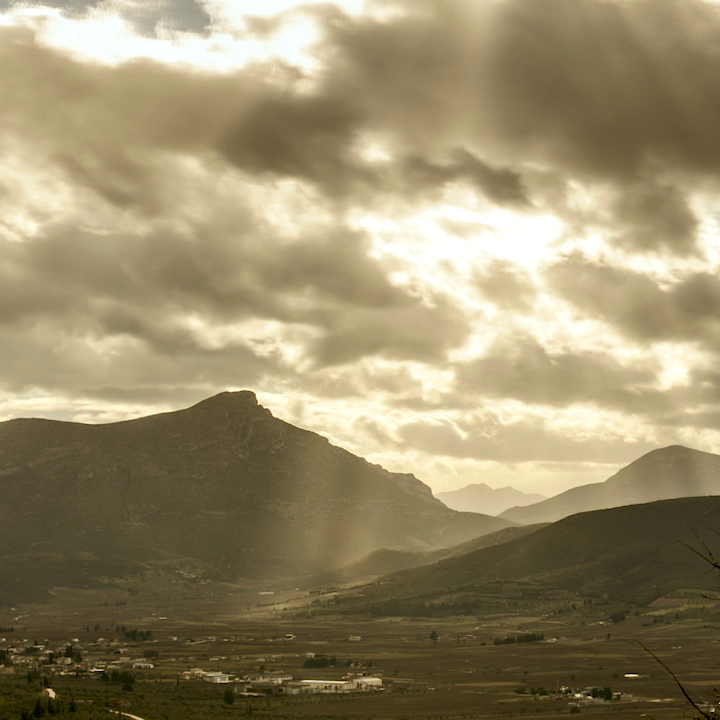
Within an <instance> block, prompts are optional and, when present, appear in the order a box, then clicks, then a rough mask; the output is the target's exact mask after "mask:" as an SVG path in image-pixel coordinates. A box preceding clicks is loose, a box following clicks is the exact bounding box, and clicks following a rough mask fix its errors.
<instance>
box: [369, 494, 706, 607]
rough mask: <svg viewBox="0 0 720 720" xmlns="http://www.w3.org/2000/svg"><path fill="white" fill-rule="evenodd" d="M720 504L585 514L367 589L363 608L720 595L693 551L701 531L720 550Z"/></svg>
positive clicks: (665, 504)
mask: <svg viewBox="0 0 720 720" xmlns="http://www.w3.org/2000/svg"><path fill="white" fill-rule="evenodd" d="M718 528H720V497H701V498H680V499H675V500H663V501H658V502H654V503H648V504H644V505H630V506H626V507H621V508H611V509H608V510H598V511H594V512H587V513H581V514H579V515H573V516H572V517H569V518H565V519H564V520H560V521H558V522H556V523H554V524H552V525H548V526H546V527H544V528H541V529H539V530H537V531H535V532H533V533H531V534H530V535H527V536H525V537H520V538H517V539H514V540H511V541H509V542H506V543H504V544H501V545H495V546H493V547H488V548H485V549H481V550H477V551H475V552H471V553H469V554H466V555H462V556H459V557H453V558H450V559H447V560H443V561H441V562H438V563H436V564H434V565H427V566H423V567H419V568H414V569H411V570H407V571H404V572H399V573H395V574H393V575H389V576H387V577H386V578H384V581H383V582H382V583H380V584H377V585H375V586H369V587H367V588H364V589H363V596H362V598H356V605H358V604H361V605H362V606H364V607H365V608H367V607H368V606H370V607H371V608H375V610H376V611H378V612H382V611H383V609H385V611H388V613H389V614H394V612H392V611H393V610H394V609H395V608H401V612H405V610H403V609H402V608H403V604H405V605H408V604H410V605H412V602H409V601H415V602H417V601H421V602H422V603H423V604H425V605H426V606H433V605H436V606H440V607H442V605H443V604H449V607H452V604H453V603H454V604H457V603H458V602H459V603H461V604H462V605H463V606H467V607H470V608H473V609H472V610H471V611H472V612H476V611H480V610H482V609H483V608H482V602H483V598H486V597H487V596H489V595H494V596H498V595H502V593H503V592H505V593H506V596H507V594H508V592H509V591H508V588H509V587H513V588H514V590H517V587H515V586H514V585H513V584H516V585H517V584H520V586H521V588H524V589H522V590H521V591H520V594H522V595H532V594H533V593H534V594H536V595H542V594H543V593H546V594H551V591H553V590H559V591H563V592H565V593H569V594H571V595H575V594H580V595H594V596H595V597H597V596H607V597H609V598H610V599H611V600H615V601H622V602H627V603H631V602H632V603H635V602H636V603H648V602H651V601H652V600H654V599H656V598H657V597H660V596H662V595H664V594H666V593H668V592H671V591H673V590H677V589H680V588H702V589H717V588H718V586H720V577H718V576H717V574H712V573H708V565H707V563H705V562H704V561H703V560H702V559H701V558H699V557H698V556H697V555H696V554H695V553H693V552H692V550H691V549H689V548H688V547H687V546H688V545H690V546H691V547H695V548H698V549H701V550H702V546H701V541H700V540H699V539H698V537H697V536H696V534H695V532H696V531H697V532H698V533H699V534H700V535H701V536H702V537H704V538H705V539H706V540H708V541H709V542H710V544H711V545H713V546H714V551H717V546H718V544H720V541H718V539H717V536H716V535H715V533H714V532H713V531H714V530H716V529H718Z"/></svg>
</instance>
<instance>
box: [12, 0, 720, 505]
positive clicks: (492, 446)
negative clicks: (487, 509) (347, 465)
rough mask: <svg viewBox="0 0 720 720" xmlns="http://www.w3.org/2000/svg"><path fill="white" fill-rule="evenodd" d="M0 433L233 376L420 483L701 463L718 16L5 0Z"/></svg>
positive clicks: (711, 289) (658, 10)
mask: <svg viewBox="0 0 720 720" xmlns="http://www.w3.org/2000/svg"><path fill="white" fill-rule="evenodd" d="M0 98H2V100H1V101H0V166H1V172H0V349H1V350H2V351H1V352H0V420H7V419H10V418H14V417H49V418H55V419H60V420H72V421H78V422H87V423H99V422H114V421H118V420H125V419H129V418H133V417H139V416H142V415H147V414H151V413H156V412H165V411H169V410H176V409H180V408H183V407H187V406H189V405H191V404H193V403H195V402H198V401H200V400H202V399H204V398H206V397H209V396H211V395H213V394H216V393H218V392H221V391H223V390H239V389H251V390H254V391H255V392H256V393H257V396H258V399H259V401H260V402H261V403H262V404H263V405H265V406H266V407H268V408H270V409H271V410H272V412H273V414H274V415H276V416H277V417H280V418H282V419H284V420H287V421H288V422H291V423H293V424H295V425H299V426H301V427H304V428H307V429H310V430H313V431H316V432H320V433H322V434H323V435H325V436H327V437H328V438H329V439H330V440H331V442H333V443H335V444H337V445H341V446H342V447H345V448H347V449H348V450H350V451H351V452H354V453H356V454H359V455H362V456H363V457H365V458H367V459H368V460H370V461H371V462H374V463H378V464H381V465H382V466H384V467H386V468H388V469H390V470H393V471H399V472H412V473H414V474H415V475H416V476H417V477H418V478H420V479H421V480H423V481H424V482H426V483H427V484H429V485H430V486H431V487H432V488H433V489H434V490H436V491H447V490H452V489H456V488H459V487H462V486H464V485H466V484H468V483H473V482H485V483H487V484H489V485H491V486H493V487H500V486H504V485H513V486H514V487H516V488H518V489H520V490H524V491H527V492H540V493H544V494H546V495H552V494H554V493H557V492H561V491H563V490H565V489H567V488H569V487H572V486H575V485H579V484H584V483H587V482H598V481H601V480H604V479H606V478H607V477H609V476H610V475H612V474H613V473H614V472H615V471H616V470H617V469H619V468H620V467H622V466H623V465H625V464H627V463H629V462H631V461H632V460H634V459H636V458H638V457H639V456H641V455H642V454H644V453H646V452H648V451H650V450H652V449H655V448H658V447H663V446H667V445H672V444H683V445H687V446H689V447H693V448H697V449H700V450H706V451H710V452H720V369H718V368H720V363H719V362H718V361H719V360H720V276H719V275H718V269H719V268H720V228H719V224H720V203H719V202H718V199H717V198H718V190H719V189H720V179H719V178H720V4H717V3H715V2H711V1H710V0H386V1H382V0H378V1H374V0H346V1H345V2H324V3H320V2H312V1H310V2H306V3H298V2H294V1H293V0H258V1H249V0H248V1H244V0H157V1H156V2H150V1H149V0H118V1H116V2H110V0H48V2H44V3H40V2H15V1H14V0H0Z"/></svg>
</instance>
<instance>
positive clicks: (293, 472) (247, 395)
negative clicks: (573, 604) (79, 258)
mask: <svg viewBox="0 0 720 720" xmlns="http://www.w3.org/2000/svg"><path fill="white" fill-rule="evenodd" d="M513 524H514V523H513V522H512V521H507V520H502V519H499V518H491V517H486V516H479V515H476V514H474V513H458V512H456V511H453V510H450V509H448V508H446V507H445V506H444V505H443V504H442V503H441V502H440V501H438V500H436V499H435V498H434V497H433V496H432V493H431V491H430V488H429V487H428V486H426V485H425V484H424V483H421V482H420V481H419V480H417V479H416V478H414V476H411V475H404V474H395V473H391V472H390V471H388V470H385V469H384V468H381V467H379V466H376V465H372V464H371V463H369V462H368V461H366V460H364V459H363V458H360V457H358V456H355V455H353V454H352V453H350V452H348V451H347V450H344V449H343V448H339V447H336V446H334V445H332V444H331V443H330V442H329V441H328V440H327V439H326V438H324V437H322V436H320V435H317V434H315V433H313V432H311V431H309V430H304V429H302V428H297V427H295V426H293V425H291V424H290V423H286V422H285V421H283V420H279V419H277V418H275V417H273V415H272V413H271V412H270V411H269V410H268V409H267V408H264V407H262V406H261V405H259V404H258V402H257V398H256V396H255V394H254V393H252V392H251V391H247V390H246V391H240V392H237V393H221V394H219V395H216V396H214V397H212V398H207V399H205V400H203V401H201V402H199V403H197V404H195V405H193V406H192V407H190V408H185V409H183V410H177V411H173V412H168V413H160V414H157V415H150V416H146V417H142V418H136V419H133V420H125V421H121V422H115V423H106V424H99V425H89V424H82V423H71V422H63V421H56V420H45V419H41V418H17V419H14V420H9V421H6V422H4V423H0V549H1V551H2V552H0V556H1V557H0V587H3V586H4V587H5V588H8V587H16V589H17V583H16V582H15V581H14V580H13V579H12V578H13V577H14V574H13V573H15V572H16V570H17V563H14V561H13V557H15V556H17V555H18V554H22V555H23V557H25V558H26V560H27V553H28V552H31V550H32V548H34V547H35V548H39V549H38V550H37V553H40V550H41V549H42V548H44V547H50V548H52V550H53V552H56V551H57V552H56V554H58V553H59V555H61V556H62V558H59V559H58V563H59V564H60V565H63V563H66V564H67V565H68V567H70V566H72V567H73V568H76V569H77V568H78V567H80V565H82V563H79V561H77V558H78V557H80V556H82V557H85V558H87V555H86V554H85V555H82V553H87V551H88V549H91V552H92V553H93V554H94V555H95V556H96V557H97V558H100V559H103V561H104V562H106V563H107V564H108V565H109V566H111V567H112V566H114V565H120V566H122V567H126V566H128V565H132V564H133V563H134V562H136V561H137V560H138V558H140V557H142V559H143V562H145V561H148V558H150V559H151V560H152V562H164V563H169V564H175V565H176V566H177V567H187V566H192V567H197V568H201V570H202V572H207V573H210V574H212V575H214V576H217V577H224V578H237V577H268V576H301V575H304V574H309V573H313V572H317V571H320V570H327V569H332V568H334V567H340V566H342V565H344V564H348V563H350V562H352V561H354V560H357V559H359V558H361V557H363V556H364V555H366V554H368V553H369V552H372V551H373V550H377V549H381V548H394V549H400V550H413V551H425V550H430V549H433V548H438V547H446V546H450V545H455V544H457V543H459V542H463V541H465V540H469V539H472V538H474V537H477V536H479V535H482V534H485V533H486V532H492V531H494V530H498V529H501V528H503V527H507V526H511V525H513ZM33 543H36V544H35V545H33ZM38 543H40V544H38ZM32 552H35V551H32ZM37 553H36V554H37ZM78 553H79V554H80V555H78ZM63 558H64V559H63ZM3 563H4V564H3ZM98 563H99V564H98V567H101V566H102V563H101V562H99V561H98ZM63 567H64V565H63ZM12 568H14V569H12ZM88 573H90V575H92V574H93V573H95V575H96V574H97V572H96V570H92V569H91V570H88ZM69 574H70V575H72V577H73V578H75V577H76V575H77V574H78V573H77V572H75V570H73V571H72V572H70V573H69ZM80 575H82V573H80ZM22 580H23V582H27V581H28V577H27V574H25V575H22ZM56 580H57V578H56ZM75 581H76V580H73V582H75ZM88 581H90V580H88ZM1 595H2V593H1V592H0V600H2V597H1ZM6 595H7V593H6Z"/></svg>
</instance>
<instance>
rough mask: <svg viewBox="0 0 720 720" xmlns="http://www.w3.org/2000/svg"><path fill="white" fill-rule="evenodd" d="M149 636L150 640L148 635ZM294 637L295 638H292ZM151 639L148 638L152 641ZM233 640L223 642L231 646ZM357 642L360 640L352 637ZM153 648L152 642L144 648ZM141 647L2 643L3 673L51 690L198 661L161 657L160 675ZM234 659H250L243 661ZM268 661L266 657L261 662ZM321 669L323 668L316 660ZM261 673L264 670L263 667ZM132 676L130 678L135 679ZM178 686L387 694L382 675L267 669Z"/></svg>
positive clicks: (200, 677) (197, 677)
mask: <svg viewBox="0 0 720 720" xmlns="http://www.w3.org/2000/svg"><path fill="white" fill-rule="evenodd" d="M145 637H147V636H145ZM288 638H294V636H288ZM148 639H149V638H148ZM233 639H234V638H224V640H227V641H231V640H233ZM348 639H349V640H355V641H357V640H359V638H355V637H352V638H348ZM168 640H169V641H170V642H171V643H178V644H181V645H182V646H184V647H185V648H187V647H188V646H191V645H202V644H205V643H212V642H215V641H217V640H218V638H216V637H215V636H207V637H204V638H200V639H188V640H185V641H179V640H178V638H177V637H170V638H168ZM144 644H145V645H147V644H149V643H148V642H146V643H144ZM138 649H139V648H138V646H137V643H135V642H129V641H122V640H118V639H114V640H110V639H107V638H103V637H99V638H97V639H96V640H93V641H89V642H81V640H80V639H79V638H77V637H72V638H68V639H67V640H65V641H60V642H52V643H51V642H50V641H47V640H46V641H44V642H38V641H37V640H29V639H27V638H23V639H21V640H14V641H8V640H7V638H4V637H3V638H0V674H3V675H17V674H26V675H27V677H28V679H29V680H32V679H37V680H40V681H42V683H43V684H44V685H46V686H47V687H50V686H51V685H52V681H53V678H56V677H76V678H81V677H85V678H87V677H90V678H96V679H98V680H100V681H106V682H109V681H113V680H119V681H121V682H122V681H125V680H127V679H129V678H132V682H134V680H135V678H136V677H138V671H139V677H145V676H147V677H153V678H154V677H157V675H158V673H160V672H162V674H163V675H166V672H165V668H166V667H167V665H169V664H170V665H171V664H175V663H178V662H181V661H185V660H189V659H192V660H195V659H196V657H195V656H187V657H183V658H182V659H181V658H179V657H177V658H175V657H165V658H163V669H162V670H160V668H159V667H158V663H157V660H156V658H157V657H158V652H157V651H156V650H153V649H151V648H145V649H144V650H143V651H142V654H139V653H138V652H137V651H138ZM300 657H302V658H303V659H304V662H305V664H306V665H307V664H310V665H312V664H313V661H314V660H315V653H312V652H308V653H303V654H300ZM278 658H279V656H278V655H270V660H273V659H275V660H277V659H278ZM235 659H236V660H247V659H248V658H245V657H238V658H235ZM227 660H228V658H227V657H226V656H210V657H209V658H208V661H209V662H210V663H212V662H219V661H227ZM260 660H262V661H265V658H260ZM318 662H319V664H321V665H322V664H323V663H322V662H321V661H320V659H318ZM261 670H262V668H261ZM131 673H132V674H131ZM177 681H178V682H180V681H201V682H206V683H212V684H216V685H226V686H227V685H231V686H232V687H233V690H234V692H235V693H236V694H238V695H247V696H257V695H314V694H332V695H336V694H339V693H352V692H377V691H382V690H383V679H382V677H380V676H375V675H373V676H371V675H368V674H367V673H366V672H361V671H358V672H351V673H346V674H345V675H343V676H342V677H341V678H337V677H333V678H322V677H316V678H300V677H299V676H298V674H297V673H289V672H284V671H281V670H267V671H261V672H253V673H246V674H240V673H231V672H228V671H224V670H214V669H211V668H201V667H193V668H190V669H188V670H182V671H180V672H178V673H177Z"/></svg>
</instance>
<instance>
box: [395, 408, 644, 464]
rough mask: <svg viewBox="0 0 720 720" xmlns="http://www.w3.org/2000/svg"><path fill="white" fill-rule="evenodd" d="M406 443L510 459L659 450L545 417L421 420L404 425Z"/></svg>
mask: <svg viewBox="0 0 720 720" xmlns="http://www.w3.org/2000/svg"><path fill="white" fill-rule="evenodd" d="M398 435H399V438H400V442H401V443H403V444H405V445H406V446H409V447H412V448H417V449H421V450H423V451H424V452H427V453H433V454H436V455H444V456H450V457H455V458H472V459H475V460H495V461H499V462H505V463H522V462H547V461H553V460H556V459H557V458H559V457H561V458H563V460H564V461H565V462H605V463H607V462H626V461H630V460H633V459H635V458H636V457H638V456H639V455H640V454H642V453H644V452H648V451H649V450H651V449H654V447H655V445H653V444H652V443H647V442H643V441H637V442H630V441H628V440H626V439H624V438H594V439H583V438H577V439H576V438H573V437H571V436H568V435H567V433H565V432H556V431H553V430H551V429H549V428H547V427H545V426H544V424H543V422H542V420H540V419H539V418H534V419H532V420H521V421H517V422H514V423H500V422H499V421H498V420H497V419H495V418H492V417H491V416H489V417H486V418H484V419H482V420H478V421H476V422H474V423H466V424H465V425H464V427H462V428H459V427H458V426H457V425H455V424H454V423H452V422H449V421H418V422H409V423H406V424H404V425H402V426H401V427H400V428H399V430H398Z"/></svg>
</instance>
